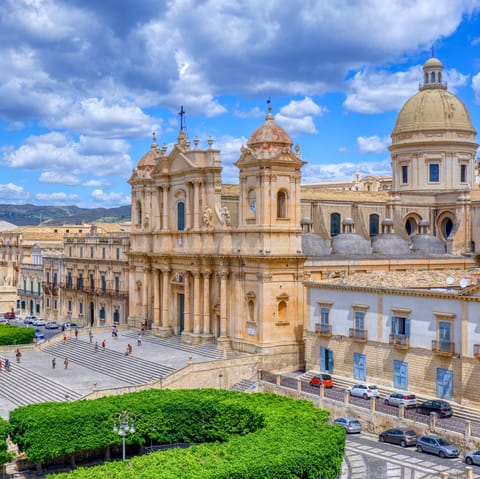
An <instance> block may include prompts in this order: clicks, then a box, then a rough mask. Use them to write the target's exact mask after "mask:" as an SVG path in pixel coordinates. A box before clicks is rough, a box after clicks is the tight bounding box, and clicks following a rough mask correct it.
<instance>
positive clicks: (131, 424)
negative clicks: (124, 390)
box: [113, 411, 135, 460]
mask: <svg viewBox="0 0 480 479" xmlns="http://www.w3.org/2000/svg"><path fill="white" fill-rule="evenodd" d="M113 432H116V433H117V434H118V435H119V436H120V437H121V438H122V460H125V438H126V436H127V434H128V433H129V432H130V433H132V434H133V433H134V432H135V420H134V418H133V417H132V416H131V415H130V414H128V412H127V411H122V412H120V413H118V414H117V415H116V416H115V418H114V420H113Z"/></svg>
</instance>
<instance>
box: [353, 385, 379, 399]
mask: <svg viewBox="0 0 480 479" xmlns="http://www.w3.org/2000/svg"><path fill="white" fill-rule="evenodd" d="M347 391H349V392H350V395H351V396H358V397H361V398H363V399H370V398H372V397H378V396H379V393H378V388H377V386H374V385H373V384H354V385H353V386H348V388H347Z"/></svg>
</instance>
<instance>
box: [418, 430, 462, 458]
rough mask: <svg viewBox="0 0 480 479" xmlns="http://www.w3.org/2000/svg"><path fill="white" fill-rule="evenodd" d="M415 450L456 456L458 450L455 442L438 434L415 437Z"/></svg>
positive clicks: (444, 455) (442, 455) (458, 452)
mask: <svg viewBox="0 0 480 479" xmlns="http://www.w3.org/2000/svg"><path fill="white" fill-rule="evenodd" d="M417 451H418V452H429V453H431V454H437V455H439V456H440V457H458V455H459V454H460V451H459V450H458V447H457V446H455V444H452V443H451V442H448V441H447V440H446V439H444V438H443V437H440V436H433V435H425V436H420V437H418V438H417Z"/></svg>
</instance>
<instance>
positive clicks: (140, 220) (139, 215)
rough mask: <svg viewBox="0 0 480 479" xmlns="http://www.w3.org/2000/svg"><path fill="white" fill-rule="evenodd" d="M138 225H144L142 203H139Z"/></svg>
mask: <svg viewBox="0 0 480 479" xmlns="http://www.w3.org/2000/svg"><path fill="white" fill-rule="evenodd" d="M137 224H139V225H141V224H142V202H141V201H137Z"/></svg>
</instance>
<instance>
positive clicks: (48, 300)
mask: <svg viewBox="0 0 480 479" xmlns="http://www.w3.org/2000/svg"><path fill="white" fill-rule="evenodd" d="M47 309H50V298H47Z"/></svg>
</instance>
